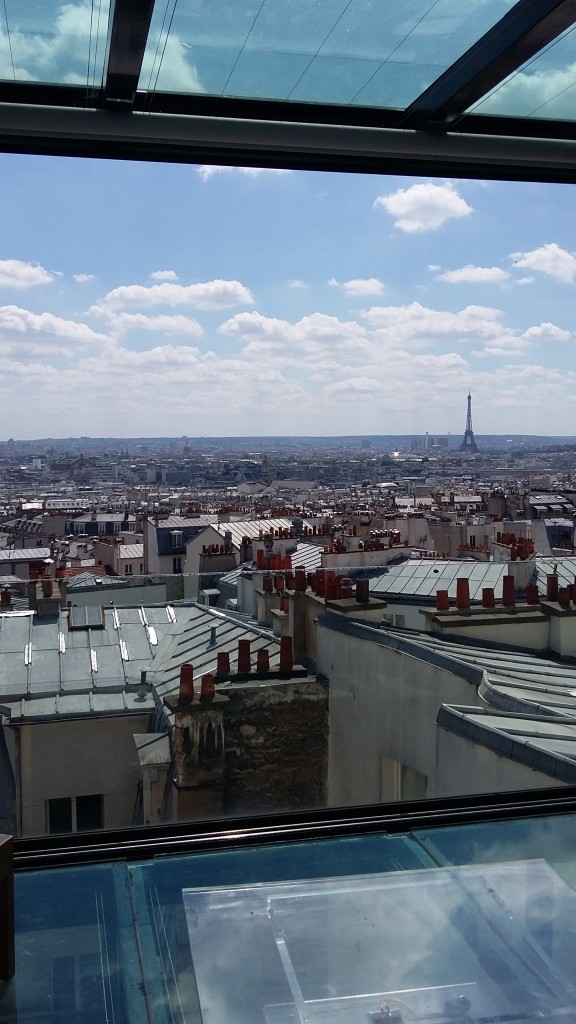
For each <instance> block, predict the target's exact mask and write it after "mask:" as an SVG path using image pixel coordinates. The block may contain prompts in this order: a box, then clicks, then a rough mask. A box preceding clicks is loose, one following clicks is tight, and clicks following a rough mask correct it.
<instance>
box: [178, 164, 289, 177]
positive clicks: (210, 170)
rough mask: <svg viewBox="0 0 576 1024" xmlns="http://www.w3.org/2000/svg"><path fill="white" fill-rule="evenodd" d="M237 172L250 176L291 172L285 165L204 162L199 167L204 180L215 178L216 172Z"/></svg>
mask: <svg viewBox="0 0 576 1024" xmlns="http://www.w3.org/2000/svg"><path fill="white" fill-rule="evenodd" d="M233 172H236V173H238V174H246V175H248V176H249V177H253V178H255V177H258V175H260V174H291V173H292V172H291V171H289V170H288V169H287V168H283V167H228V166H227V165H224V164H202V165H201V166H200V167H199V168H198V174H199V175H200V177H201V178H202V181H208V180H209V179H210V178H213V177H214V175H215V174H232V173H233Z"/></svg>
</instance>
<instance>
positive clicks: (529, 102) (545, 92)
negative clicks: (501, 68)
mask: <svg viewBox="0 0 576 1024" xmlns="http://www.w3.org/2000/svg"><path fill="white" fill-rule="evenodd" d="M575 85H576V30H575V29H574V27H572V28H569V29H567V30H566V31H565V32H564V33H563V34H562V35H561V36H559V38H558V39H557V40H554V42H552V43H550V45H549V46H547V47H546V49H545V50H543V51H542V52H541V53H538V54H536V56H535V57H533V58H532V59H531V60H529V61H527V63H526V64H523V65H522V67H520V68H519V69H518V70H517V71H515V72H514V74H512V75H510V76H509V77H508V78H506V79H504V81H503V82H501V83H500V84H499V85H497V86H496V88H495V89H492V91H491V92H489V93H488V94H487V96H485V97H484V98H483V99H482V100H480V102H479V103H477V104H476V105H475V106H474V107H472V112H473V113H475V114H498V115H503V116H506V117H544V118H557V119H559V120H567V121H572V120H574V96H575V91H574V86H575Z"/></svg>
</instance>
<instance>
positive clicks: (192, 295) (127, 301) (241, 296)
mask: <svg viewBox="0 0 576 1024" xmlns="http://www.w3.org/2000/svg"><path fill="white" fill-rule="evenodd" d="M253 302H254V299H253V298H252V294H251V292H250V290H249V289H248V288H246V287H245V286H244V285H243V284H240V282H239V281H219V280H217V281H206V282H204V283H202V284H189V285H182V284H172V283H169V282H165V283H163V284H153V285H150V286H149V287H148V286H146V285H141V284H130V285H121V286H120V287H119V288H114V289H113V290H112V291H111V292H108V294H107V295H105V296H104V298H103V299H102V301H101V302H99V303H97V304H96V305H95V306H92V308H91V309H90V312H91V313H94V314H96V315H106V314H108V313H109V312H110V311H114V310H118V309H122V308H123V307H126V306H140V308H141V309H145V308H149V307H150V306H194V307H195V308H196V309H226V308H227V307H229V306H246V305H251V304H252V303H253Z"/></svg>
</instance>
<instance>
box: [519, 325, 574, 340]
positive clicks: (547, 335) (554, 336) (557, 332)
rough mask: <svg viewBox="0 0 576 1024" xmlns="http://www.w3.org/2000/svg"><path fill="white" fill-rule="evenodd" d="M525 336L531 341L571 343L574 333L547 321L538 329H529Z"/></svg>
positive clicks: (538, 326)
mask: <svg viewBox="0 0 576 1024" xmlns="http://www.w3.org/2000/svg"><path fill="white" fill-rule="evenodd" d="M523 336H524V337H525V338H528V340H529V341H569V340H570V338H571V337H572V332H571V331H566V330H564V328H562V327H557V326H556V324H551V323H548V322H547V321H545V322H544V323H541V324H538V325H537V326H536V327H529V328H528V330H527V331H524V335H523Z"/></svg>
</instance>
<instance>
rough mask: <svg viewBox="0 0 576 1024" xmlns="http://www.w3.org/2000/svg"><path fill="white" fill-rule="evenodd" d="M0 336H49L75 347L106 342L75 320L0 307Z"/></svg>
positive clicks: (51, 314)
mask: <svg viewBox="0 0 576 1024" xmlns="http://www.w3.org/2000/svg"><path fill="white" fill-rule="evenodd" d="M0 335H4V336H8V337H9V338H10V337H12V339H13V340H14V336H16V338H22V336H25V335H49V336H52V337H54V336H55V337H57V338H59V339H61V340H67V341H73V342H75V343H76V344H77V345H92V344H94V343H98V345H101V344H103V343H106V342H107V341H108V338H107V337H106V336H105V335H103V334H97V333H96V332H95V331H93V330H92V328H91V327H88V325H87V324H83V323H77V322H76V321H75V320H64V319H63V318H62V317H60V316H54V314H53V313H31V312H30V310H28V309H20V307H19V306H0Z"/></svg>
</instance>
